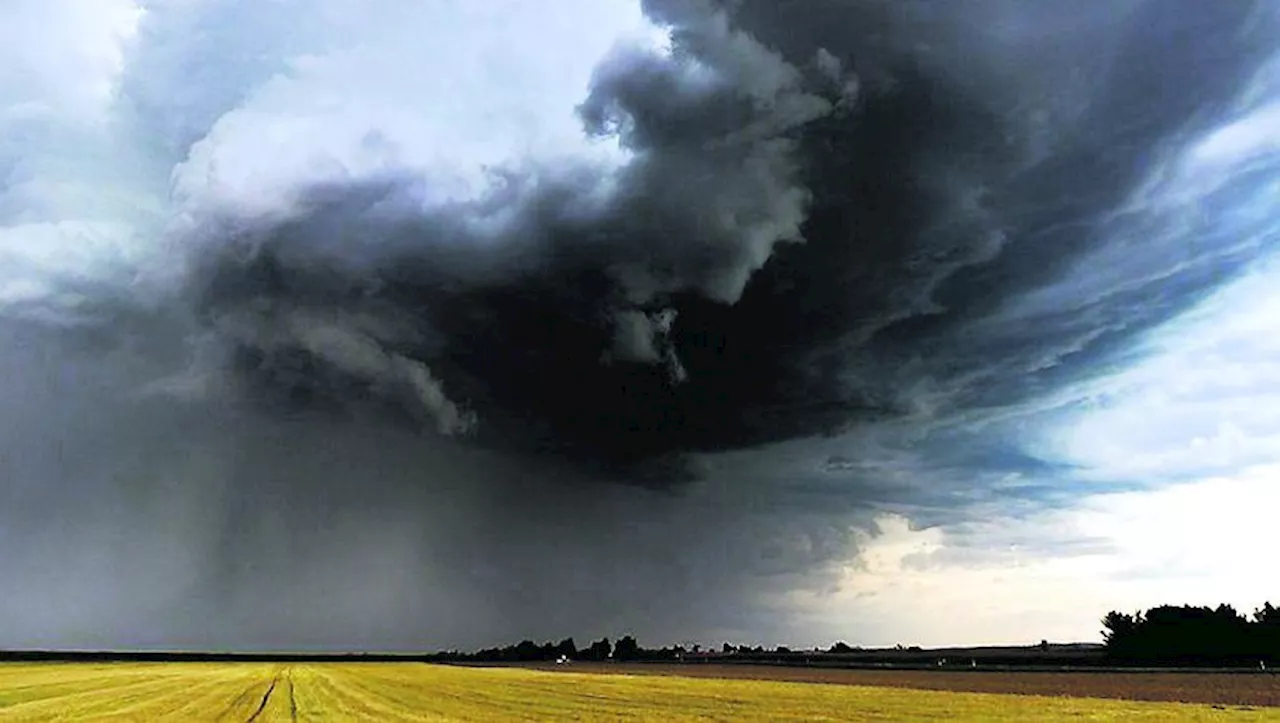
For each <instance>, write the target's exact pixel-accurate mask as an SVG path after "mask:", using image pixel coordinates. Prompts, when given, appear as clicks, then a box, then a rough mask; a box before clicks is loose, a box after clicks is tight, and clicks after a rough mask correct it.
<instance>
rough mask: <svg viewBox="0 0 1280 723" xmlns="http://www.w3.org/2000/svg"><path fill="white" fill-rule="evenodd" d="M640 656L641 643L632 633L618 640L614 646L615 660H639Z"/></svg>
mask: <svg viewBox="0 0 1280 723" xmlns="http://www.w3.org/2000/svg"><path fill="white" fill-rule="evenodd" d="M639 658H640V644H639V643H637V642H636V639H635V638H634V637H632V636H630V635H625V636H623V637H622V638H621V639H619V640H618V643H617V644H616V645H614V646H613V659H614V660H638V659H639Z"/></svg>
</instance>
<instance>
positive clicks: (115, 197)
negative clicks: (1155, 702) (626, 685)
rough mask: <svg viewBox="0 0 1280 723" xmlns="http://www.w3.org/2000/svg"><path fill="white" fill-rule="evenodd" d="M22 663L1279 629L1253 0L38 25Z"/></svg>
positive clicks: (20, 100)
mask: <svg viewBox="0 0 1280 723" xmlns="http://www.w3.org/2000/svg"><path fill="white" fill-rule="evenodd" d="M10 5H12V6H13V7H11V8H7V10H6V17H7V21H6V23H5V24H4V26H3V27H0V333H2V334H3V336H4V339H5V342H4V344H3V345H0V406H2V408H3V409H4V410H5V412H6V413H5V414H2V415H0V579H3V580H4V584H3V585H2V586H0V647H54V648H101V647H112V648H198V649H220V650H221V649H236V650H421V649H440V648H448V647H461V648H475V647H480V646H487V645H492V644H498V643H503V644H505V643H509V642H514V641H517V640H520V639H523V638H532V639H536V640H540V641H541V640H551V639H560V638H563V637H566V636H570V635H572V636H575V637H576V638H577V639H578V640H579V641H580V642H582V641H586V640H588V639H591V638H594V637H600V636H603V635H609V636H618V635H622V634H627V633H632V634H635V635H636V636H637V637H638V639H639V640H640V641H641V643H642V644H646V645H655V646H658V645H663V644H669V643H693V642H700V643H702V644H704V645H706V644H712V645H716V644H718V643H719V642H720V641H724V640H732V641H735V642H740V643H750V644H768V645H775V644H787V645H801V646H807V645H815V644H822V645H827V644H829V643H831V642H832V641H835V640H844V641H846V642H848V643H850V644H858V645H894V644H899V643H901V644H905V645H912V644H915V645H950V644H1004V643H1011V644H1026V643H1035V642H1039V641H1040V640H1041V639H1050V640H1058V641H1095V640H1098V639H1099V638H1100V623H1099V619H1100V618H1101V617H1102V615H1104V614H1105V613H1106V612H1107V611H1109V610H1113V609H1119V610H1126V611H1129V610H1135V609H1139V608H1145V607H1150V606H1154V605H1158V604H1165V603H1171V604H1179V603H1192V604H1217V603H1220V602H1227V603H1231V604H1233V605H1235V606H1236V607H1237V608H1239V609H1241V610H1244V611H1246V612H1248V611H1252V610H1253V609H1254V608H1255V607H1259V606H1260V605H1261V604H1262V603H1263V602H1264V601H1266V600H1268V599H1269V600H1271V601H1273V602H1276V601H1277V589H1278V588H1277V581H1278V579H1277V577H1276V576H1275V574H1274V573H1272V572H1270V569H1271V567H1273V566H1272V565H1270V564H1269V563H1270V561H1269V560H1266V559H1264V555H1265V551H1266V550H1267V548H1268V543H1269V541H1270V533H1269V532H1268V530H1269V529H1270V527H1271V525H1270V523H1271V522H1272V519H1271V517H1272V514H1273V513H1272V512H1271V511H1272V510H1274V509H1277V507H1278V506H1280V411H1277V410H1280V391H1278V390H1280V341H1278V340H1280V255H1277V254H1276V253H1275V251H1276V249H1277V241H1280V216H1277V215H1276V214H1275V213H1274V211H1273V209H1274V208H1275V204H1276V201H1277V198H1280V143H1278V142H1277V140H1276V139H1277V138H1280V54H1277V53H1276V51H1275V48H1277V47H1280V42H1278V41H1280V10H1278V9H1277V8H1276V7H1275V6H1274V4H1272V3H1270V2H1266V1H1265V0H1253V1H1249V0H1241V1H1239V2H1232V3H1204V2H1200V1H1199V0H1109V1H1108V2H1105V3H1104V2H1099V3H1091V4H1089V5H1088V7H1087V8H1083V9H1082V8H1080V7H1077V6H1072V7H1071V8H1067V7H1066V6H1065V5H1063V6H1061V7H1059V6H1057V5H1050V4H1047V3H1042V2H1033V1H1032V0H974V1H973V2H967V3H963V4H943V3H937V2H927V1H925V0H895V1H893V2H890V1H889V0H814V1H813V2H806V3H779V2H776V1H775V0H736V1H735V2H722V1H720V0H643V2H641V1H640V0H548V2H545V3H539V4H536V6H535V5H534V4H530V3H525V2H519V1H518V0H490V1H488V2H485V3H477V2H465V3H464V2H461V1H459V0H431V1H430V2H421V1H420V0H413V1H411V0H380V2H379V3H377V4H376V5H377V8H376V11H375V10H373V9H371V6H370V4H369V3H366V2H357V1H356V0H307V1H306V2H302V0H272V1H271V2H262V1H261V0H95V1H94V2H88V1H87V0H10Z"/></svg>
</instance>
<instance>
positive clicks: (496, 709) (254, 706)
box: [0, 663, 1280, 722]
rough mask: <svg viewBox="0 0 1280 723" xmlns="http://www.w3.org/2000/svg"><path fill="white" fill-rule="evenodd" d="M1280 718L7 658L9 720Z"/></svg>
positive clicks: (338, 669) (1089, 704)
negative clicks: (31, 661)
mask: <svg viewBox="0 0 1280 723" xmlns="http://www.w3.org/2000/svg"><path fill="white" fill-rule="evenodd" d="M1278 719H1280V710H1278V709H1266V708H1258V707H1243V706H1232V707H1224V706H1220V707H1216V708H1215V707H1212V706H1208V705H1190V704H1179V703H1158V702H1135V701H1118V700H1099V699H1086V698H1068V697H1037V696H1025V695H999V694H991V693H963V692H950V691H926V690H910V689H905V688H895V687H875V686H865V685H814V684H810V683H799V682H784V681H766V680H744V679H727V678H715V679H713V678H695V677H685V676H675V675H651V674H650V675H620V674H601V673H594V674H593V673H582V672H559V673H553V672H548V671H540V670H529V669H518V668H462V667H447V666H433V665H422V664H415V663H308V664H290V665H277V664H269V663H115V664H63V663H45V664H7V665H0V721H48V720H67V721H73V720H74V721H82V720H118V721H150V720H174V721H202V720H211V721H212V720H233V721H279V720H317V721H318V720H326V721H341V720H377V721H415V720H416V721H427V720H431V721H442V720H443V721H447V720H456V721H492V720H635V721H645V720H650V721H664V722H665V721H680V720H734V721H753V720H758V721H765V720H770V721H773V720H962V721H964V720H973V721H1051V720H1091V721H1111V720H1116V721H1120V720H1124V721H1129V720H1150V721H1169V720H1188V721H1218V720H1224V721H1225V720H1232V721H1261V720H1278Z"/></svg>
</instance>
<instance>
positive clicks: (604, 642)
mask: <svg viewBox="0 0 1280 723" xmlns="http://www.w3.org/2000/svg"><path fill="white" fill-rule="evenodd" d="M582 652H583V654H582V657H584V658H586V659H587V660H608V659H609V654H610V653H612V652H613V644H612V643H610V642H609V639H608V638H601V639H599V640H597V641H595V642H594V643H592V644H591V646H590V647H588V648H587V649H586V650H584V651H582Z"/></svg>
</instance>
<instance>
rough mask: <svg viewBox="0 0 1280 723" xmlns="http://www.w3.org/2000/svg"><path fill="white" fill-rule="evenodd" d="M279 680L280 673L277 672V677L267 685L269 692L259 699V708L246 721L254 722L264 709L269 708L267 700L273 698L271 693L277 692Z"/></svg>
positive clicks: (247, 722)
mask: <svg viewBox="0 0 1280 723" xmlns="http://www.w3.org/2000/svg"><path fill="white" fill-rule="evenodd" d="M279 682H280V674H279V673H277V674H276V677H274V678H272V679H271V685H269V686H267V692H266V693H263V694H262V700H260V701H258V709H257V710H255V711H254V712H253V715H251V716H249V719H248V721H246V723H253V721H255V720H257V719H258V716H260V715H262V711H264V710H266V709H267V702H268V701H270V700H271V694H272V693H274V692H275V690H276V683H279Z"/></svg>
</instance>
